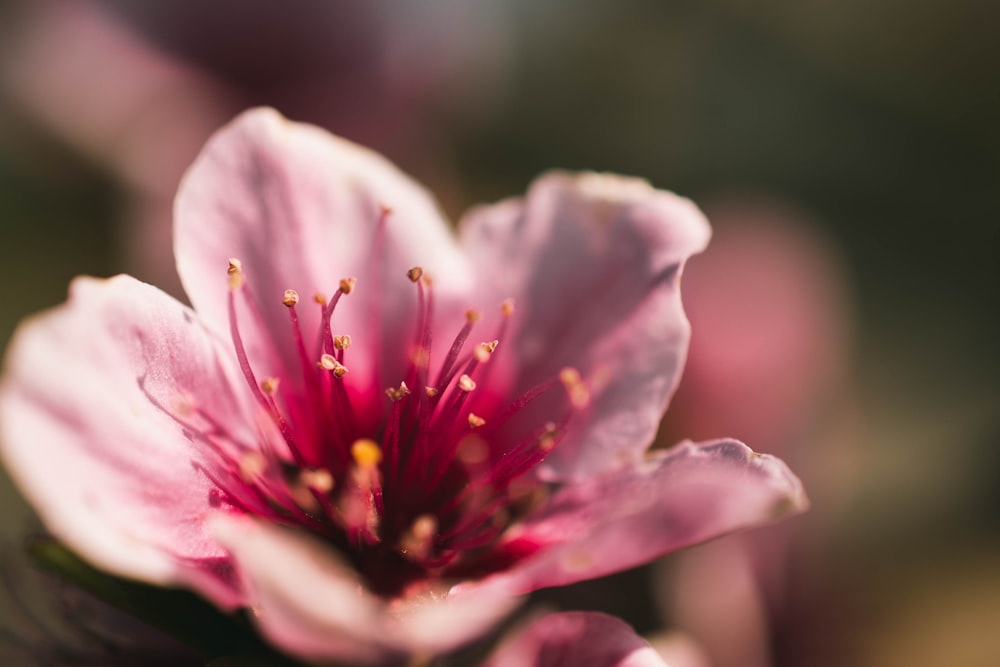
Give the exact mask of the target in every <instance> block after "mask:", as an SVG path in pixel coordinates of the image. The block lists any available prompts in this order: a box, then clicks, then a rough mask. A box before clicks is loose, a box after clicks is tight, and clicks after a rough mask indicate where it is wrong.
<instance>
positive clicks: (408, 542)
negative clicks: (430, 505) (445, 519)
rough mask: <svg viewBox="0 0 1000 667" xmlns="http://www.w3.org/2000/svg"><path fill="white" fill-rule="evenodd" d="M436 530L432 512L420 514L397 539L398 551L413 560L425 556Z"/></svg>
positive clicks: (435, 520)
mask: <svg viewBox="0 0 1000 667" xmlns="http://www.w3.org/2000/svg"><path fill="white" fill-rule="evenodd" d="M437 531H438V520H437V518H436V517H435V516H434V515H432V514H421V515H420V516H418V517H417V518H416V519H414V520H413V524H412V525H411V526H410V529H409V530H408V531H406V533H405V534H404V535H403V537H402V538H401V539H400V540H399V548H400V551H402V553H403V555H405V556H406V557H407V558H410V559H413V560H423V559H425V558H427V556H428V555H430V551H431V547H432V545H433V542H434V536H435V535H437Z"/></svg>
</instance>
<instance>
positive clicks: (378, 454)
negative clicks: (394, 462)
mask: <svg viewBox="0 0 1000 667" xmlns="http://www.w3.org/2000/svg"><path fill="white" fill-rule="evenodd" d="M351 456H352V457H353V458H354V462H355V463H357V464H358V467H360V468H374V467H375V466H377V465H378V464H379V463H380V462H381V461H382V449H381V448H380V447H379V446H378V443H377V442H375V441H374V440H369V439H368V438H361V439H360V440H355V441H354V444H353V445H351Z"/></svg>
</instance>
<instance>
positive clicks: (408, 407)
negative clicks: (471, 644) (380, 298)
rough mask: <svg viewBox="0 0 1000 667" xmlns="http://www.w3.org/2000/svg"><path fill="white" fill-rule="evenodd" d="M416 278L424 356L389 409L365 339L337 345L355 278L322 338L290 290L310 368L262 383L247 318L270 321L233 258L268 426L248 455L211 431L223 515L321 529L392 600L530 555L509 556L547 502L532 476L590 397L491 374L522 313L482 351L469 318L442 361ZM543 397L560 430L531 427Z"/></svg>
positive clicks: (245, 367) (232, 284)
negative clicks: (355, 369) (509, 387)
mask: <svg viewBox="0 0 1000 667" xmlns="http://www.w3.org/2000/svg"><path fill="white" fill-rule="evenodd" d="M404 279H409V281H410V282H411V283H412V284H413V286H414V289H415V292H416V294H415V298H416V301H417V307H416V321H415V323H414V326H413V333H412V337H410V335H409V334H407V333H397V334H396V335H397V337H398V338H399V340H400V341H402V342H401V344H403V345H405V346H407V348H408V349H407V358H408V363H407V364H406V368H405V371H404V372H403V376H402V377H400V378H399V381H398V384H394V385H393V386H391V387H389V388H387V389H385V390H384V393H383V392H382V391H381V390H380V391H379V393H378V396H377V397H373V393H372V391H371V387H366V386H360V385H361V384H364V382H357V383H355V382H353V381H352V374H351V372H350V366H351V350H350V348H351V342H352V341H351V338H350V336H349V335H346V334H338V333H336V332H335V323H336V311H337V308H338V305H339V304H340V303H341V301H342V299H344V298H345V297H347V296H348V295H350V294H351V292H352V291H354V288H355V280H354V279H353V278H346V279H344V280H341V281H340V285H339V287H338V289H337V290H336V292H334V293H333V295H332V296H331V297H329V298H326V297H323V296H319V295H318V296H317V297H316V299H315V301H316V307H317V308H319V309H320V310H321V317H320V327H319V329H320V330H319V331H318V332H315V341H314V340H310V339H309V338H310V337H309V336H307V332H304V331H302V329H301V326H300V318H299V311H298V309H299V307H300V302H299V295H298V294H297V293H296V292H295V291H293V290H287V291H286V292H285V293H284V296H283V297H282V301H283V304H284V306H285V307H286V308H287V311H288V315H289V329H288V331H289V336H290V338H291V340H292V342H293V344H294V346H295V350H296V355H297V357H298V361H299V369H298V371H297V372H296V373H292V375H293V377H266V378H258V377H257V376H256V375H255V372H254V368H253V367H252V365H251V362H250V359H249V358H248V354H247V352H246V349H245V346H244V340H243V336H242V334H241V328H240V327H241V322H240V317H239V316H238V315H239V314H246V313H249V314H251V315H253V313H255V312H259V309H258V306H257V305H256V304H254V303H253V302H252V299H251V298H250V296H249V294H248V292H247V290H246V289H245V277H244V273H243V268H242V266H241V264H240V262H239V261H238V260H232V261H231V263H230V266H229V321H230V332H231V336H232V341H233V346H234V348H235V351H236V356H237V359H238V361H239V365H240V369H241V371H242V373H243V376H244V377H245V379H246V382H247V385H248V386H249V388H250V391H251V392H252V393H253V395H254V398H255V400H256V403H257V405H258V407H259V413H260V414H261V415H262V416H263V418H262V419H261V420H260V422H261V424H260V426H259V432H260V437H259V441H258V442H257V443H255V444H254V446H250V447H242V448H236V449H234V448H233V447H232V446H231V443H221V442H220V439H219V438H220V434H212V433H208V432H205V430H204V429H203V430H202V431H203V432H202V434H201V435H202V439H203V440H205V441H206V442H208V444H209V445H210V447H209V448H210V450H211V452H212V454H213V456H212V459H211V462H210V463H208V464H206V465H205V466H203V468H202V469H203V472H204V474H205V475H206V476H208V477H209V479H210V480H211V481H212V484H213V486H214V489H213V496H212V498H213V502H214V504H215V505H217V506H219V507H225V508H228V509H230V510H231V511H239V512H243V513H246V514H249V515H254V516H257V517H261V518H263V519H267V520H271V521H275V522H278V523H281V524H285V525H290V526H295V527H299V528H302V529H305V530H308V531H310V532H311V533H313V534H315V535H317V536H319V537H320V538H322V539H323V540H325V541H327V542H328V543H329V544H330V545H331V546H332V547H334V548H335V549H337V550H338V551H339V552H340V553H341V554H342V555H343V556H344V557H345V558H346V559H348V560H349V561H350V562H351V563H352V564H353V566H354V567H355V568H356V569H357V570H358V572H359V573H361V575H362V576H363V577H364V579H365V580H366V583H367V584H368V586H369V587H370V588H371V589H372V590H374V591H375V592H377V593H380V594H383V595H387V596H389V595H396V594H399V593H400V592H402V591H404V590H406V589H408V588H410V587H411V586H414V585H421V584H424V583H430V582H435V581H442V582H447V581H449V580H453V579H458V578H468V577H479V576H484V575H486V574H489V573H490V572H493V571H496V570H498V569H502V568H504V567H506V566H508V565H510V564H511V562H512V561H514V560H516V559H518V558H521V557H523V556H524V555H525V554H524V552H523V551H521V552H516V551H515V550H514V549H513V548H506V547H503V548H502V547H501V546H500V545H501V544H502V543H503V541H502V540H501V536H502V535H503V533H504V532H505V531H506V530H507V529H508V528H509V527H510V526H511V525H512V524H513V523H515V522H516V521H517V520H518V519H520V518H522V517H523V516H524V515H525V514H526V513H527V512H529V511H531V510H532V509H533V508H534V507H535V506H536V505H537V504H538V502H539V500H540V499H541V497H542V496H543V495H544V488H543V487H542V485H541V484H540V483H539V482H537V481H536V480H535V479H534V477H532V476H530V475H528V474H527V473H529V472H530V471H531V470H532V469H533V468H535V467H536V466H537V465H538V464H539V463H540V462H541V461H542V460H543V459H544V458H545V457H546V455H547V454H548V453H549V452H550V451H552V449H553V448H554V447H555V446H556V445H557V444H558V442H559V440H560V438H561V437H562V434H563V433H564V431H565V427H566V424H567V422H568V420H569V419H570V418H571V417H572V415H573V414H574V413H575V412H577V411H578V410H580V409H582V408H583V407H585V406H586V404H587V402H588V399H589V393H588V390H587V387H586V385H585V383H584V382H583V380H582V379H581V378H580V375H579V373H578V372H577V371H576V370H575V369H572V368H564V369H563V370H562V371H561V372H560V373H559V374H558V375H557V376H555V377H552V378H550V379H548V380H546V381H544V382H542V383H540V384H538V385H536V386H534V387H531V388H530V389H527V390H526V391H523V392H522V393H520V394H519V395H515V396H510V395H504V393H505V392H503V391H499V390H495V389H493V388H492V385H493V384H496V383H491V382H490V373H491V369H492V368H493V366H494V365H495V363H496V359H494V357H495V356H496V355H499V354H502V353H503V351H504V348H503V343H504V338H505V336H506V335H507V324H508V322H509V320H510V316H511V314H512V313H513V303H512V302H511V301H509V300H508V301H505V302H504V303H503V304H500V308H501V311H502V315H503V317H502V318H501V320H500V321H501V324H500V325H499V327H498V329H497V330H496V331H494V332H492V335H491V336H488V337H487V339H486V340H485V341H482V342H478V343H472V342H470V341H472V340H473V338H472V335H473V332H474V330H475V327H476V324H477V323H478V322H479V321H480V317H479V314H478V312H476V311H474V310H469V311H466V313H465V317H464V321H462V322H461V323H456V325H457V326H458V331H457V334H456V335H455V337H454V339H453V340H452V342H451V344H450V345H449V346H447V347H446V348H445V349H444V350H443V351H440V350H438V349H435V348H434V347H433V345H432V335H431V333H432V331H433V330H435V326H434V324H435V322H434V294H433V289H432V283H431V280H430V279H429V278H428V277H427V276H425V275H424V273H423V271H422V270H421V269H420V268H419V267H414V268H412V269H410V270H409V271H408V272H407V273H406V276H405V278H404V276H403V275H402V272H400V280H404ZM439 354H443V358H441V357H439V356H438V355H439ZM438 359H441V361H440V363H435V362H436V361H437V360H438ZM552 392H556V394H553V393H552ZM553 396H557V397H558V400H557V401H555V402H554V403H553V402H552V401H551V399H552V398H553ZM542 397H546V401H545V405H546V406H549V405H556V406H558V407H557V408H555V414H552V415H550V416H551V418H552V419H551V420H544V421H542V422H541V423H531V422H532V421H533V420H535V419H537V417H536V415H535V412H536V411H533V410H527V408H528V407H529V406H531V405H533V404H535V403H536V401H538V399H540V398H542ZM526 415H527V416H528V417H529V418H528V419H525V416H526ZM526 422H527V423H526Z"/></svg>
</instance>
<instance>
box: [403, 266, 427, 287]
mask: <svg viewBox="0 0 1000 667" xmlns="http://www.w3.org/2000/svg"><path fill="white" fill-rule="evenodd" d="M406 277H407V278H409V279H410V282H414V283H415V282H417V281H418V280H420V279H421V278H423V277H424V270H423V269H422V268H420V267H419V266H414V267H413V268H412V269H410V270H409V271H407V272H406Z"/></svg>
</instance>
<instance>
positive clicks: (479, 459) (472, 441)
mask: <svg viewBox="0 0 1000 667" xmlns="http://www.w3.org/2000/svg"><path fill="white" fill-rule="evenodd" d="M489 455H490V447H489V445H488V444H486V441H485V440H483V439H482V438H481V437H479V436H478V435H474V434H469V435H467V436H466V437H464V438H462V441H461V442H460V443H459V444H458V451H457V452H456V453H455V456H456V457H458V460H459V461H461V462H462V463H464V464H465V465H479V464H480V463H483V462H484V461H486V459H487V457H488V456H489Z"/></svg>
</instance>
